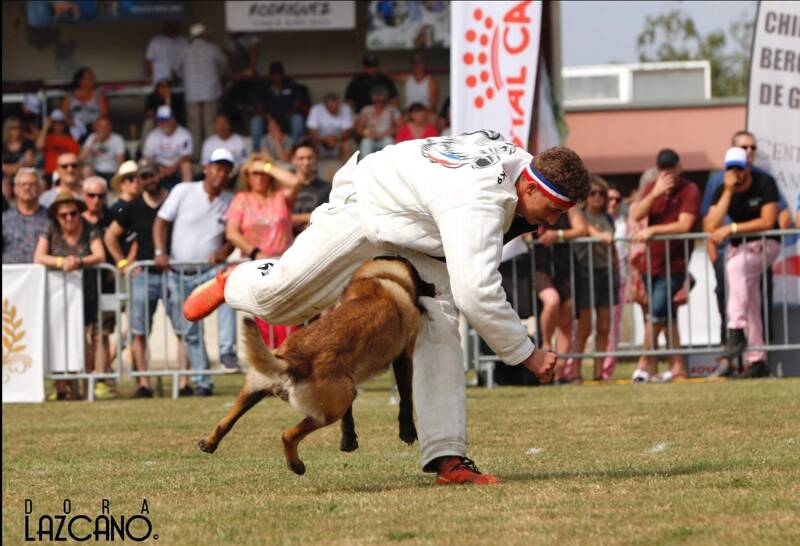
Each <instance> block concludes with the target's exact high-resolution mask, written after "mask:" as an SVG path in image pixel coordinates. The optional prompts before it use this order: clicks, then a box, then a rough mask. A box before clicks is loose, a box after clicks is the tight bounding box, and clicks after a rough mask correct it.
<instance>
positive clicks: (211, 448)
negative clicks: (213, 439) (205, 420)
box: [197, 438, 217, 453]
mask: <svg viewBox="0 0 800 546" xmlns="http://www.w3.org/2000/svg"><path fill="white" fill-rule="evenodd" d="M197 447H199V448H200V451H202V452H204V453H214V452H215V451H216V450H217V444H212V443H210V442H206V439H205V438H203V439H202V440H200V441H199V442H197Z"/></svg>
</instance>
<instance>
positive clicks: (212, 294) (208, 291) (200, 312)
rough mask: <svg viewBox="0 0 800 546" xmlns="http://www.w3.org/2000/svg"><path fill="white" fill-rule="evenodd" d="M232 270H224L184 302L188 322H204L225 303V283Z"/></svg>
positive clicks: (184, 313)
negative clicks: (203, 320)
mask: <svg viewBox="0 0 800 546" xmlns="http://www.w3.org/2000/svg"><path fill="white" fill-rule="evenodd" d="M232 270H233V268H230V269H223V270H221V271H220V272H219V273H217V276H216V277H214V278H213V279H211V280H210V281H207V282H204V283H203V284H201V285H200V286H198V287H197V288H195V289H194V290H192V293H191V294H189V297H188V298H186V301H185V302H183V316H184V317H185V318H186V320H189V321H191V322H195V321H198V320H202V319H204V318H206V317H207V316H208V315H210V314H211V313H213V312H214V309H216V308H217V307H219V306H220V305H222V304H223V303H225V281H226V280H227V278H228V275H229V274H230V272H231V271H232Z"/></svg>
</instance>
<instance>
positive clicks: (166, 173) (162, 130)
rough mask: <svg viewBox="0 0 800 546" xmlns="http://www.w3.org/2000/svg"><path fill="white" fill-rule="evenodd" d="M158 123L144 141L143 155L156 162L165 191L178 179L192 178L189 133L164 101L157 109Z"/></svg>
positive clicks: (178, 180)
mask: <svg viewBox="0 0 800 546" xmlns="http://www.w3.org/2000/svg"><path fill="white" fill-rule="evenodd" d="M156 123H157V126H156V128H155V129H154V130H152V131H150V133H149V134H148V135H147V139H146V140H145V141H144V148H143V149H142V155H143V156H144V157H149V158H151V159H153V160H154V161H155V162H156V164H158V174H159V176H160V177H161V183H162V184H164V187H165V188H167V189H168V190H169V189H171V188H172V187H173V186H175V184H177V183H178V182H181V181H189V180H191V179H192V143H193V140H192V135H191V134H190V133H189V131H187V130H186V128H185V127H181V126H180V125H178V122H177V121H176V120H175V116H174V115H173V114H172V109H171V108H170V107H169V106H167V105H166V104H164V105H161V106H159V107H158V110H156Z"/></svg>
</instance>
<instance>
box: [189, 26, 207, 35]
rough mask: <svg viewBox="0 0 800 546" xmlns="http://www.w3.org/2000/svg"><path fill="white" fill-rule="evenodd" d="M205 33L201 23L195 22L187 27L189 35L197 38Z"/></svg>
mask: <svg viewBox="0 0 800 546" xmlns="http://www.w3.org/2000/svg"><path fill="white" fill-rule="evenodd" d="M205 33H206V26H205V25H204V24H203V23H195V24H193V25H192V26H190V27H189V36H191V37H192V38H197V37H198V36H202V35H203V34H205Z"/></svg>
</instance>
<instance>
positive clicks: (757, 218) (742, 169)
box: [703, 146, 780, 377]
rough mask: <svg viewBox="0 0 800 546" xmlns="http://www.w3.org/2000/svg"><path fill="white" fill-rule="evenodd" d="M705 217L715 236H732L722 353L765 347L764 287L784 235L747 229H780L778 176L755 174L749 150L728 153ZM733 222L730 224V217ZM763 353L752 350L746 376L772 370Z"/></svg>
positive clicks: (747, 357) (718, 238) (747, 358)
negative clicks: (767, 269) (763, 278)
mask: <svg viewBox="0 0 800 546" xmlns="http://www.w3.org/2000/svg"><path fill="white" fill-rule="evenodd" d="M711 201H712V205H711V209H710V210H709V211H708V214H707V215H706V217H705V218H704V219H703V229H704V230H705V231H706V232H708V233H710V237H709V238H710V240H711V242H712V243H714V244H720V243H721V242H722V241H724V240H725V239H729V241H730V244H729V246H728V249H727V250H726V252H725V275H726V278H727V281H728V302H727V309H726V311H727V319H728V320H727V326H728V339H727V342H726V343H725V348H724V351H723V356H725V357H727V358H734V357H736V356H738V355H740V354H741V353H742V351H744V349H745V347H747V346H748V345H755V346H758V345H763V344H764V332H763V329H762V328H763V325H762V321H761V287H760V286H759V280H760V278H761V274H762V272H763V270H762V267H764V264H765V263H766V264H767V265H771V264H772V262H774V261H775V258H777V256H778V253H779V252H780V237H777V236H771V237H766V238H762V237H758V236H756V237H747V235H746V234H747V233H751V232H755V231H766V230H770V229H778V228H779V226H778V186H777V185H776V184H775V179H773V178H772V177H771V176H768V175H763V174H761V173H753V171H752V169H751V168H750V164H749V163H748V160H747V153H746V152H745V150H744V149H742V148H740V147H738V146H734V147H732V148H729V149H728V151H727V152H726V153H725V178H724V180H723V185H722V186H720V187H719V188H717V190H716V191H715V192H714V196H713V198H712V200H711ZM726 216H728V217H730V219H731V223H730V224H727V225H725V224H724V220H725V217H726ZM766 358H767V355H766V353H765V352H764V351H748V352H747V354H746V355H745V361H746V362H747V364H748V365H749V368H748V369H747V370H746V371H745V374H744V375H745V377H766V376H768V375H769V368H768V367H767V362H766Z"/></svg>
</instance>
